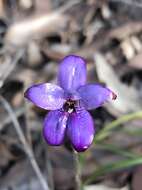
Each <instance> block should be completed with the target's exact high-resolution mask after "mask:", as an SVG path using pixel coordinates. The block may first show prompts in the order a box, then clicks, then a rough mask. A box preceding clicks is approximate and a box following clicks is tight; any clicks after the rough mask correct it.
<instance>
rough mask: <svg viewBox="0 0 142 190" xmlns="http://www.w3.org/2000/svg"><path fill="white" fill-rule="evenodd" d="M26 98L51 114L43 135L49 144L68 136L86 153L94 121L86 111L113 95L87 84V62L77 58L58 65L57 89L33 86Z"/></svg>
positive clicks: (94, 85)
mask: <svg viewBox="0 0 142 190" xmlns="http://www.w3.org/2000/svg"><path fill="white" fill-rule="evenodd" d="M25 97H26V98H27V99H29V100H30V101H32V102H33V103H34V104H35V105H37V106H38V107H41V108H43V109H46V110H52V111H50V112H49V113H48V114H47V116H46V117H45V120H44V127H43V135H44V138H45V140H46V142H47V143H49V144H50V145H61V144H62V143H63V142H64V137H65V135H67V137H68V138H69V140H70V141H71V143H72V145H73V147H74V149H75V150H76V151H78V152H81V151H84V150H86V149H87V148H88V147H89V146H90V145H91V143H92V141H93V137H94V133H95V130H94V124H93V119H92V117H91V115H90V114H89V112H88V111H87V110H91V109H95V108H97V107H99V106H101V105H102V104H103V103H104V102H106V101H108V100H110V99H113V100H114V99H116V95H115V94H114V93H113V92H112V91H111V90H110V89H108V88H104V87H103V86H101V85H99V84H86V62H85V61H84V59H82V58H81V57H79V56H75V55H69V56H67V57H65V58H64V59H63V60H62V61H61V64H60V66H59V72H58V86H57V85H54V84H50V83H43V84H37V85H33V86H31V87H30V88H28V89H27V91H26V92H25Z"/></svg>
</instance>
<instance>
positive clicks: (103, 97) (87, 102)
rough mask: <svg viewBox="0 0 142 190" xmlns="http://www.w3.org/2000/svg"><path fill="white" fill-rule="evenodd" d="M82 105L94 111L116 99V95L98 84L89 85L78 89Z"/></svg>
mask: <svg viewBox="0 0 142 190" xmlns="http://www.w3.org/2000/svg"><path fill="white" fill-rule="evenodd" d="M78 92H79V94H80V96H81V99H82V100H81V103H82V104H83V106H84V107H85V108H86V109H94V108H97V107H99V106H101V105H102V104H103V103H104V102H106V101H108V100H114V99H116V97H117V96H116V95H115V94H114V93H113V92H112V91H111V90H110V89H108V88H104V87H103V86H101V85H97V84H88V85H84V86H81V87H80V88H79V89H78Z"/></svg>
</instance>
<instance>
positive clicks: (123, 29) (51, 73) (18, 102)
mask: <svg viewBox="0 0 142 190" xmlns="http://www.w3.org/2000/svg"><path fill="white" fill-rule="evenodd" d="M68 54H75V55H79V56H82V57H84V58H85V59H86V61H87V70H88V82H100V83H102V84H105V85H106V86H108V87H109V88H111V89H112V90H113V91H114V92H115V93H116V94H117V96H118V98H117V100H116V101H114V102H113V103H109V104H105V105H104V106H103V107H101V108H98V109H96V110H94V111H91V114H92V116H93V119H94V122H95V127H96V136H95V139H94V143H93V144H92V146H91V147H90V148H89V149H88V150H87V151H86V152H84V153H82V154H80V155H79V158H80V170H81V177H82V183H83V186H84V189H85V190H141V189H142V165H141V164H142V1H141V0H68V1H65V0H0V190H39V189H41V190H42V189H43V190H45V189H46V185H45V181H47V182H48V184H49V186H50V189H51V190H53V189H54V190H73V189H75V164H74V157H73V154H72V149H71V147H70V143H69V142H68V141H67V142H65V144H64V145H63V146H60V147H50V146H48V145H47V144H46V143H45V142H44V140H43V138H42V122H43V118H44V116H45V115H46V114H47V112H46V111H44V110H42V109H39V108H37V107H35V106H34V105H32V104H30V103H29V102H27V101H26V100H25V99H24V95H23V94H24V91H25V89H27V87H29V86H30V85H32V84H34V83H40V82H52V83H56V74H57V70H58V64H59V62H60V60H61V59H62V58H63V57H64V56H66V55H68ZM44 179H45V180H44ZM44 185H45V186H44Z"/></svg>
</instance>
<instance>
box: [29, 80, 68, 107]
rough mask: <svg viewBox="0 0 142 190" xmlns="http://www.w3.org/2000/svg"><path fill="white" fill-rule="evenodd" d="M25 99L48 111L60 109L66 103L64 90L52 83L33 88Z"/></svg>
mask: <svg viewBox="0 0 142 190" xmlns="http://www.w3.org/2000/svg"><path fill="white" fill-rule="evenodd" d="M25 97H26V98H27V99H29V100H30V101H31V102H33V103H34V104H35V105H37V106H39V107H41V108H43V109H47V110H55V109H59V108H61V107H62V106H63V104H64V102H65V100H64V90H63V89H62V88H60V87H59V86H57V85H53V84H50V83H43V84H37V85H33V86H31V87H30V88H28V90H27V91H26V92H25Z"/></svg>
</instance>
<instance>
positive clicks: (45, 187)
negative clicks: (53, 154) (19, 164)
mask: <svg viewBox="0 0 142 190" xmlns="http://www.w3.org/2000/svg"><path fill="white" fill-rule="evenodd" d="M0 101H1V103H2V104H3V106H4V108H5V109H6V110H7V112H8V114H9V115H10V117H11V120H12V122H13V124H14V127H15V130H16V132H17V134H18V136H19V139H20V141H21V143H22V145H23V148H24V151H25V152H26V154H27V156H28V158H29V160H30V162H31V165H32V167H33V169H34V171H35V173H36V175H37V177H38V179H39V181H40V184H41V186H42V188H43V190H49V186H48V183H47V182H46V180H45V179H44V176H43V175H42V173H41V171H40V168H39V166H38V164H37V162H36V160H35V157H34V154H33V151H32V150H31V148H30V147H29V145H28V143H27V141H26V139H25V136H24V134H23V132H22V130H21V127H20V124H19V122H18V120H17V118H16V116H15V115H14V114H13V110H12V108H11V106H10V105H9V103H8V102H7V101H6V100H5V98H4V97H2V96H0Z"/></svg>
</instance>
